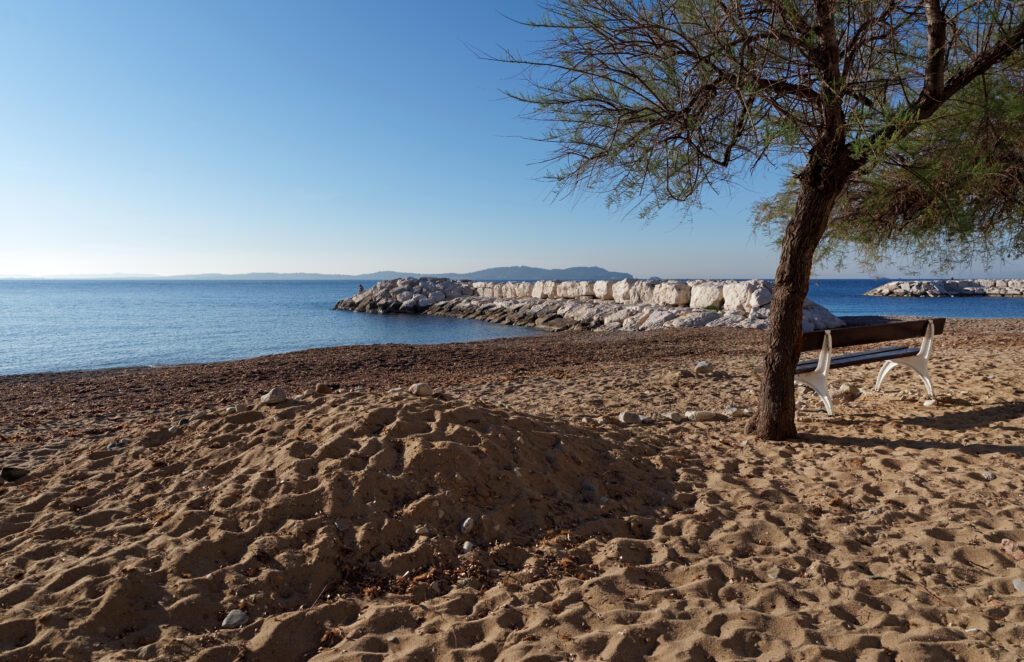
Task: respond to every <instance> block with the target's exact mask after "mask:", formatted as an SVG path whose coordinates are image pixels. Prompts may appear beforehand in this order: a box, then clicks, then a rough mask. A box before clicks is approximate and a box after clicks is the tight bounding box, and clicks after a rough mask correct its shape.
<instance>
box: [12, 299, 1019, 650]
mask: <svg viewBox="0 0 1024 662" xmlns="http://www.w3.org/2000/svg"><path fill="white" fill-rule="evenodd" d="M762 338H763V332H760V331H755V330H749V329H733V328H702V329H678V330H663V331H652V332H644V333H637V334H596V333H575V332H567V333H561V334H552V335H546V336H542V337H532V338H518V339H508V340H496V341H487V342H480V343H471V344H462V345H434V346H404V345H403V346H400V345H376V346H364V347H344V348H336V349H327V350H311V351H306V352H298V353H292V354H284V355H277V356H270V357H264V358H259V359H252V360H247V361H237V362H230V363H219V364H205V365H193V366H176V367H167V368H150V369H127V370H113V371H103V372H80V373H58V374H43V375H29V376H18V377H6V378H0V464H2V465H3V466H14V467H19V468H24V469H26V470H28V472H29V473H28V474H27V475H26V476H25V477H23V478H20V479H18V480H16V481H0V660H43V659H74V660H90V659H91V660H135V659H161V660H162V659H167V660H178V659H182V660H185V659H195V660H204V661H207V662H212V661H216V660H224V661H231V660H239V659H246V660H306V659H313V660H318V661H326V660H381V659H396V660H397V659H408V660H434V659H442V660H494V659H501V660H521V659H530V660H567V659H579V660H587V659H601V660H636V659H641V658H643V657H644V656H649V657H650V658H652V659H666V660H675V659H695V660H700V659H715V660H730V659H749V658H755V659H760V660H818V659H832V660H944V659H962V660H990V659H995V660H1017V659H1021V658H1022V657H1024V487H1022V484H1021V479H1020V476H1021V475H1024V458H1022V454H1024V380H1022V378H1021V369H1020V366H1021V365H1022V364H1024V320H1005V319H1004V320H974V321H965V320H951V321H950V323H949V324H948V325H947V330H946V333H945V334H944V335H942V336H939V337H938V339H937V341H936V348H935V353H934V356H933V365H932V371H933V377H934V381H935V385H936V395H937V399H936V401H935V402H934V403H929V404H928V405H925V403H924V400H925V395H924V390H923V388H922V387H921V385H920V383H919V382H918V381H917V378H916V376H914V375H913V374H911V373H910V372H909V371H905V370H899V369H898V370H896V371H895V372H894V373H893V374H892V376H891V377H890V378H889V379H888V380H887V382H886V384H885V386H884V388H883V389H882V391H881V392H879V393H875V392H873V391H871V390H870V388H869V387H870V386H871V385H872V383H873V379H874V374H875V372H876V370H877V367H878V366H877V365H875V366H871V365H868V366H859V367H853V368H845V369H840V370H836V371H835V372H834V373H833V374H832V378H831V383H832V386H833V391H834V392H835V393H837V395H838V391H839V388H840V386H841V385H843V384H850V385H853V386H856V387H859V388H860V389H862V390H863V393H862V394H861V395H859V397H856V398H853V399H850V400H846V401H841V400H837V403H836V412H835V416H832V417H827V416H826V415H825V414H824V412H823V411H822V409H821V406H820V402H819V401H818V400H817V398H815V397H812V396H811V395H810V394H805V395H803V396H801V399H800V402H801V403H802V409H801V411H800V414H799V425H800V429H801V432H802V437H801V438H800V439H799V440H793V441H788V442H778V443H770V442H761V441H757V440H755V439H753V438H752V437H751V436H750V435H748V434H746V433H745V432H744V426H745V423H746V417H745V414H744V409H745V408H751V407H753V406H754V403H755V397H756V392H757V386H758V382H757V376H756V375H757V371H758V368H759V366H760V361H761V355H760V352H761V345H760V343H761V342H762ZM698 361H708V362H710V364H711V369H710V372H708V373H707V374H696V372H695V370H694V367H695V364H696V363H697V362H698ZM417 383H419V384H424V385H426V386H427V387H429V389H423V390H421V391H419V393H418V394H414V393H412V392H410V388H409V387H410V386H411V385H413V384H417ZM318 384H319V385H320V388H319V389H318V388H316V387H317V385H318ZM274 387H279V388H281V389H282V390H283V391H284V392H285V393H286V394H287V398H286V399H285V400H284V401H283V402H280V403H276V404H260V403H259V399H260V396H261V395H262V394H264V393H266V392H267V391H269V390H270V389H271V388H274ZM318 391H319V392H318ZM430 391H432V392H433V393H432V394H428V393H429V392H430ZM690 410H703V411H710V412H715V413H716V414H719V415H720V416H719V417H718V420H711V421H706V422H691V421H682V422H675V421H674V420H672V418H670V417H669V415H671V414H682V413H684V412H685V411H690ZM623 412H627V413H628V414H635V415H636V417H631V416H626V417H625V418H626V420H627V421H634V420H636V418H642V419H643V420H642V421H641V422H628V423H623V422H621V421H620V420H619V418H620V415H621V414H622V413H623ZM675 418H678V416H676V417H675Z"/></svg>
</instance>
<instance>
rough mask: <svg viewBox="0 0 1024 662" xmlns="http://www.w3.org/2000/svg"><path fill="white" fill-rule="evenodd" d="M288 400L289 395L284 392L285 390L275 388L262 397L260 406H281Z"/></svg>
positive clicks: (278, 387)
mask: <svg viewBox="0 0 1024 662" xmlns="http://www.w3.org/2000/svg"><path fill="white" fill-rule="evenodd" d="M287 399H288V394H287V393H285V392H284V389H283V388H281V387H280V386H275V387H274V388H272V389H270V390H269V391H267V392H266V393H264V394H263V395H262V396H260V404H264V405H279V404H281V403H282V402H284V401H285V400H287Z"/></svg>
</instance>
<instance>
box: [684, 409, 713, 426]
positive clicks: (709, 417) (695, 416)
mask: <svg viewBox="0 0 1024 662" xmlns="http://www.w3.org/2000/svg"><path fill="white" fill-rule="evenodd" d="M684 416H686V420H688V421H694V422H697V423H701V422H703V421H716V420H718V419H719V418H720V416H721V415H720V414H717V413H715V412H713V411H702V410H696V411H688V412H686V413H685V414H684Z"/></svg>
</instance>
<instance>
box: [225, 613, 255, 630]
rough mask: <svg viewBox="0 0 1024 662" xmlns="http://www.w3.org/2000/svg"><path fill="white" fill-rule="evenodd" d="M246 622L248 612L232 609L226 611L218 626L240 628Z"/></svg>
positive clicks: (247, 620)
mask: <svg viewBox="0 0 1024 662" xmlns="http://www.w3.org/2000/svg"><path fill="white" fill-rule="evenodd" d="M248 622H249V614H247V613H245V612H244V611H242V610H241V609H232V610H231V611H229V612H228V615H227V616H225V617H224V620H223V622H221V624H220V626H221V627H222V628H240V627H242V626H243V625H245V624H246V623H248Z"/></svg>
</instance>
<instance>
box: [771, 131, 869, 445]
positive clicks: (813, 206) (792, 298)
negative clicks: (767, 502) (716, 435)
mask: <svg viewBox="0 0 1024 662" xmlns="http://www.w3.org/2000/svg"><path fill="white" fill-rule="evenodd" d="M856 168H857V164H856V163H855V162H854V160H853V159H852V158H851V156H850V153H849V150H848V147H847V145H846V144H845V141H844V140H843V138H842V136H841V135H839V136H831V137H829V136H826V137H823V138H822V140H820V141H819V142H818V143H817V144H816V145H815V146H814V148H813V149H812V151H811V155H810V159H809V160H808V163H807V166H806V167H805V168H804V170H803V171H802V172H801V173H800V176H799V179H800V192H799V194H798V196H797V202H796V209H795V211H794V214H793V219H792V220H791V221H790V222H789V225H787V226H786V232H785V234H784V235H783V239H782V254H781V256H780V257H779V266H778V269H777V270H776V272H775V289H774V291H773V293H772V303H771V313H770V314H769V317H768V346H767V352H766V354H765V357H764V383H763V384H762V385H761V396H760V402H759V403H758V408H757V415H756V418H755V420H754V432H755V433H756V435H757V436H758V437H759V438H761V439H770V440H782V439H790V438H793V437H795V436H796V396H795V388H794V385H793V377H794V376H795V374H796V364H797V361H798V359H799V357H800V342H801V337H802V333H803V332H802V326H803V306H804V300H805V299H806V298H807V291H808V289H809V287H810V281H811V267H812V266H813V264H814V251H815V249H816V248H817V247H818V243H819V242H820V241H821V238H822V236H823V235H824V234H825V228H826V227H827V226H828V221H829V218H830V216H831V214H832V208H833V206H834V205H835V202H836V199H837V198H838V197H839V195H840V194H841V193H842V192H843V189H844V188H845V187H846V184H847V182H848V181H849V179H850V176H851V175H852V174H853V172H854V171H855V170H856Z"/></svg>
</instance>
